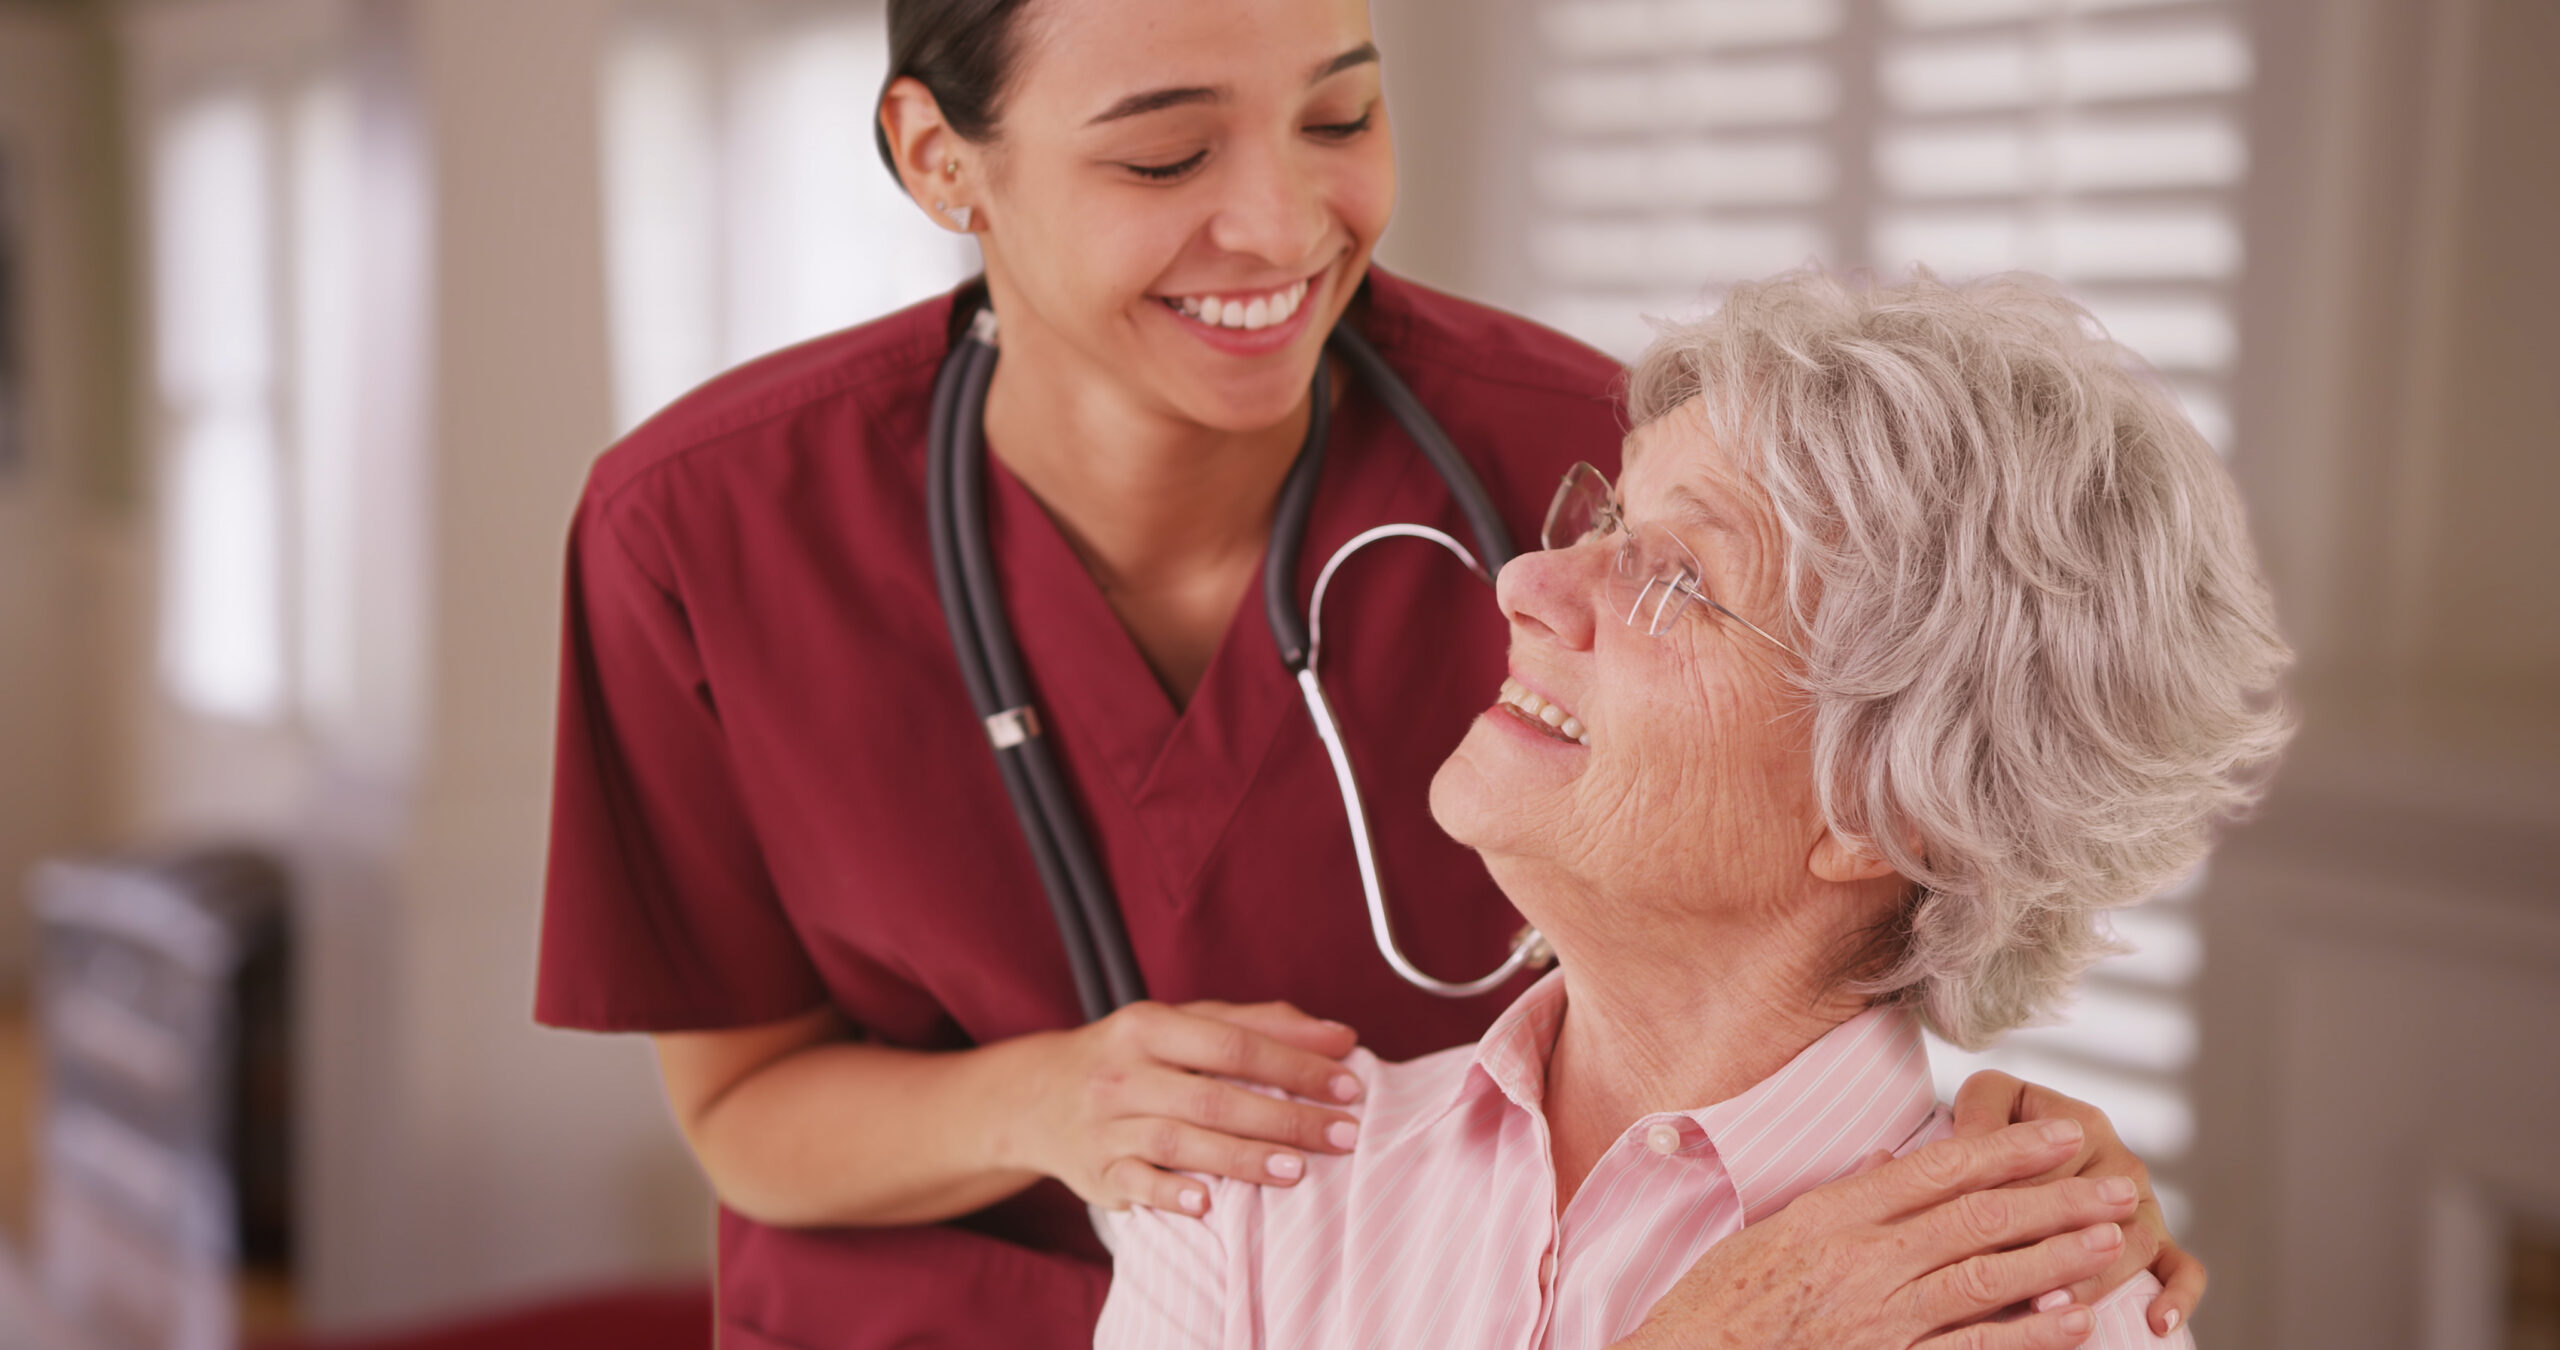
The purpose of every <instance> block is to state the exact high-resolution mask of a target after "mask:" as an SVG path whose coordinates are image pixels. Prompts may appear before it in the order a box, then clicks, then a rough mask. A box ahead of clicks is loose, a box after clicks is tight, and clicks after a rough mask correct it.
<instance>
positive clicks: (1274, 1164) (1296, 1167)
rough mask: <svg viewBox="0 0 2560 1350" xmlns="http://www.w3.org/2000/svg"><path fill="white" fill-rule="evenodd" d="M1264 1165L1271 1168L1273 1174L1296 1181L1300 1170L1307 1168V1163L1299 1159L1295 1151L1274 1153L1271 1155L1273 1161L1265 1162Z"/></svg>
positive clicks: (1283, 1179) (1285, 1179)
mask: <svg viewBox="0 0 2560 1350" xmlns="http://www.w3.org/2000/svg"><path fill="white" fill-rule="evenodd" d="M1263 1166H1264V1167H1267V1168H1269V1169H1270V1170H1271V1175H1273V1176H1275V1177H1278V1178H1280V1179H1281V1180H1282V1181H1295V1180H1297V1179H1298V1174H1299V1173H1300V1172H1304V1171H1306V1170H1307V1165H1306V1164H1305V1163H1304V1162H1301V1161H1299V1159H1298V1155H1297V1154H1295V1153H1274V1154H1272V1155H1271V1161H1269V1162H1267V1163H1264V1164H1263Z"/></svg>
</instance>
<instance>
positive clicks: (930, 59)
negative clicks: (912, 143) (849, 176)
mask: <svg viewBox="0 0 2560 1350" xmlns="http://www.w3.org/2000/svg"><path fill="white" fill-rule="evenodd" d="M1028 3H1029V0H889V76H888V78H887V79H885V80H882V81H881V82H880V99H879V100H874V101H873V103H872V110H871V139H872V141H873V143H874V144H876V145H878V146H879V147H880V162H881V163H883V164H886V165H888V166H889V172H890V173H891V174H896V173H897V172H898V157H897V152H896V151H895V150H893V149H891V148H890V145H889V132H888V129H887V128H885V127H883V126H881V125H880V102H881V101H883V100H886V99H887V97H888V94H889V86H890V85H892V84H895V83H897V82H898V81H899V80H900V79H903V78H908V77H912V78H914V79H915V80H916V81H917V82H918V83H920V84H922V85H923V86H924V87H925V88H926V89H928V90H930V91H932V93H933V98H934V102H936V103H938V104H940V105H941V106H942V120H943V123H944V124H945V125H947V126H949V127H950V128H951V130H952V132H953V133H954V134H956V135H958V136H959V137H960V138H961V139H962V140H966V141H984V140H986V139H988V138H989V137H991V136H993V135H994V134H995V129H996V118H997V115H998V113H999V112H1000V111H1001V110H1000V109H999V108H998V106H997V105H998V103H999V102H1000V101H1001V100H1002V99H1003V97H1004V88H1005V81H1006V80H1007V79H1009V78H1011V76H1012V74H1013V58H1014V55H1015V48H1014V41H1013V38H1014V30H1015V29H1016V28H1018V27H1020V26H1021V24H1020V20H1021V18H1022V10H1023V8H1024V6H1025V5H1027V4H1028ZM900 181H901V182H904V179H901V180H900Z"/></svg>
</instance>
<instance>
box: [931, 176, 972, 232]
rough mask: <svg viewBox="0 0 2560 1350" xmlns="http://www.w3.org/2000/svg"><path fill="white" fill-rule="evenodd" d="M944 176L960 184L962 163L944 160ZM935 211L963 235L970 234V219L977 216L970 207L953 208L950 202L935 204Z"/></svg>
mask: <svg viewBox="0 0 2560 1350" xmlns="http://www.w3.org/2000/svg"><path fill="white" fill-rule="evenodd" d="M942 176H943V177H945V178H948V179H950V180H951V181H953V182H955V183H956V182H959V181H960V161H958V160H956V159H947V160H944V161H943V162H942ZM933 209H934V210H936V211H939V212H941V213H942V214H943V216H944V217H945V218H947V219H949V220H950V222H951V223H952V225H954V226H955V227H957V228H958V229H959V231H960V232H961V233H962V234H967V233H968V232H969V218H970V217H971V216H974V215H976V214H977V213H976V212H975V211H974V210H972V209H971V208H969V207H966V206H953V205H952V204H951V203H949V202H939V201H938V202H935V203H934V204H933Z"/></svg>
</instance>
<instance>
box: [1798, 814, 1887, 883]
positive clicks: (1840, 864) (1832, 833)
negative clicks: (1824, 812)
mask: <svg viewBox="0 0 2560 1350" xmlns="http://www.w3.org/2000/svg"><path fill="white" fill-rule="evenodd" d="M1805 870H1807V871H1809V872H1811V873H1813V874H1814V875H1815V876H1817V877H1820V878H1821V879H1823V880H1824V881H1828V882H1832V883H1835V884H1839V885H1846V884H1848V883H1850V882H1853V881H1874V880H1877V879H1878V878H1881V877H1889V876H1892V875H1893V874H1894V871H1893V864H1892V863H1889V862H1886V861H1885V860H1884V859H1883V858H1881V857H1878V856H1877V855H1876V852H1875V850H1874V849H1872V848H1870V847H1869V846H1868V845H1867V844H1866V842H1865V841H1863V840H1857V839H1850V838H1847V837H1844V836H1843V835H1841V834H1840V833H1839V832H1838V831H1837V830H1833V829H1830V828H1828V827H1826V828H1824V830H1823V831H1822V833H1821V835H1820V836H1818V837H1817V838H1815V840H1814V841H1813V854H1812V856H1811V857H1808V858H1806V859H1805Z"/></svg>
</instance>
